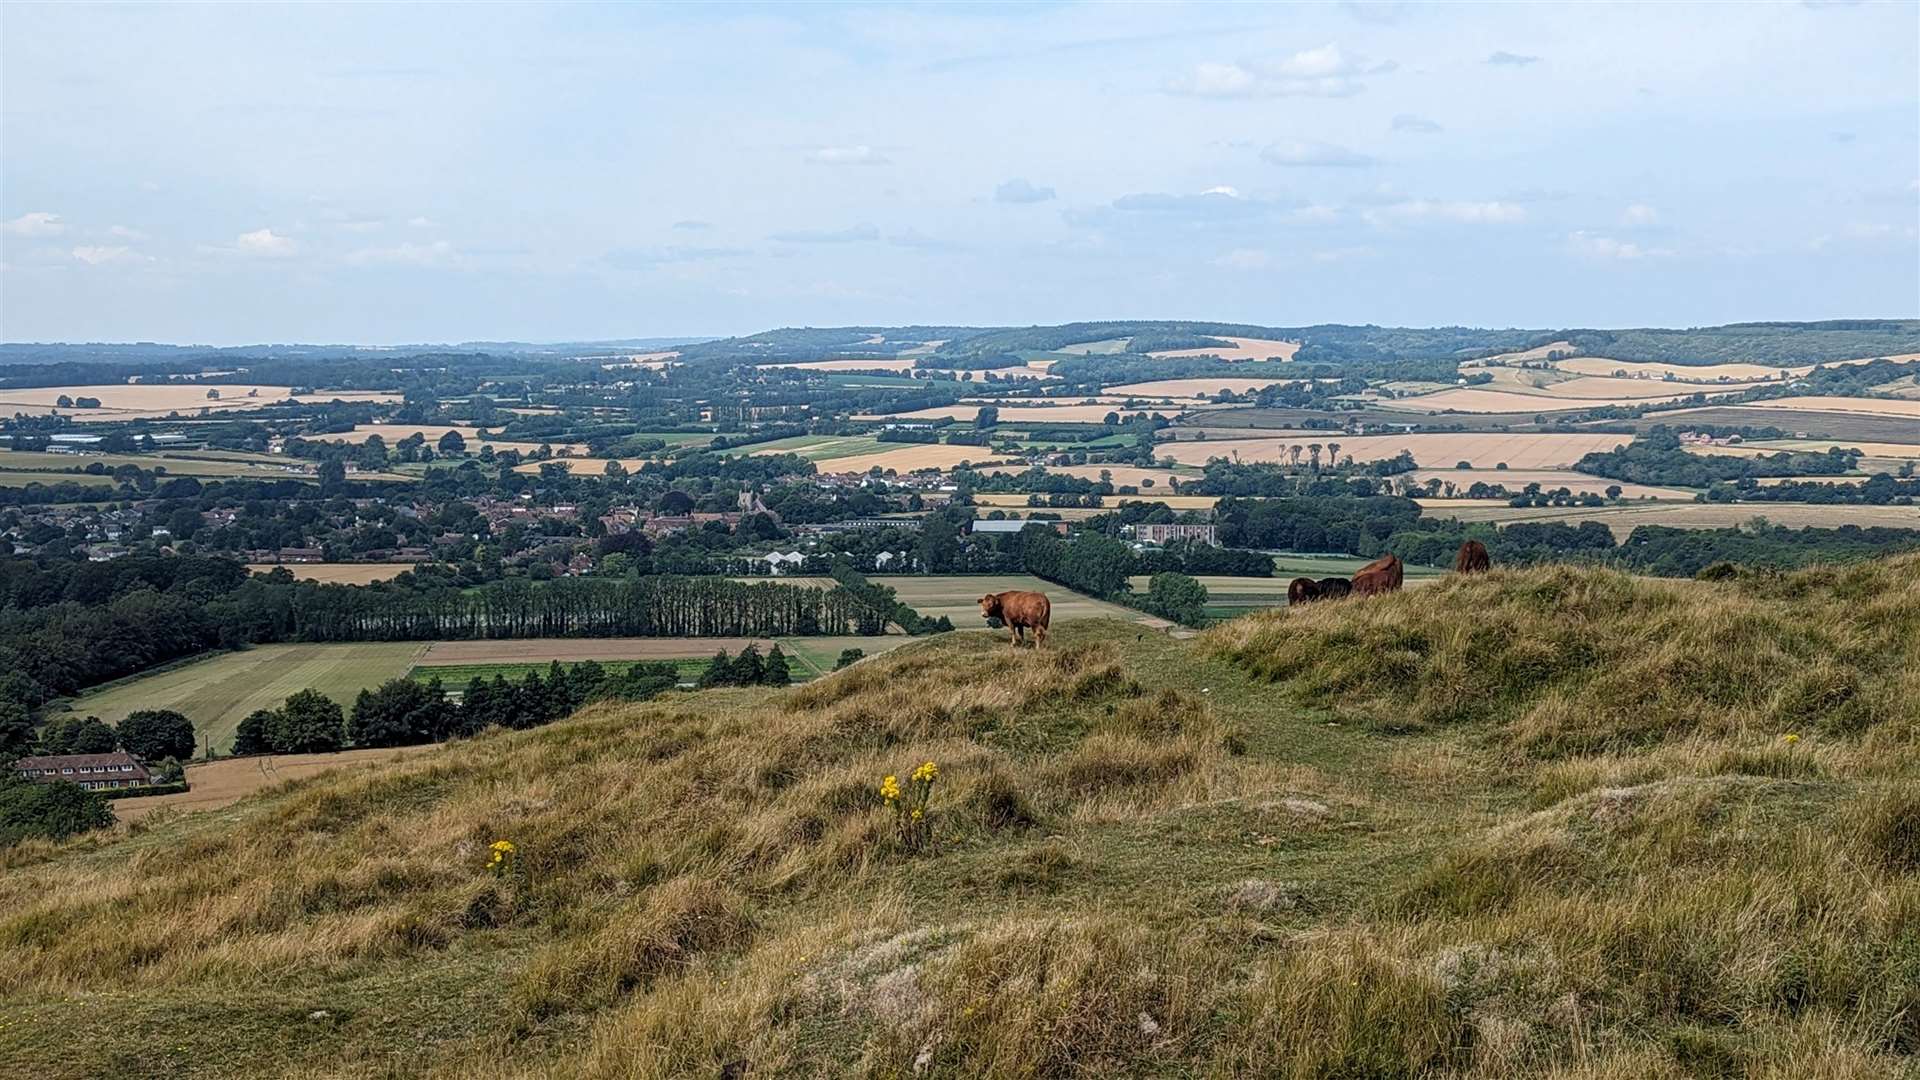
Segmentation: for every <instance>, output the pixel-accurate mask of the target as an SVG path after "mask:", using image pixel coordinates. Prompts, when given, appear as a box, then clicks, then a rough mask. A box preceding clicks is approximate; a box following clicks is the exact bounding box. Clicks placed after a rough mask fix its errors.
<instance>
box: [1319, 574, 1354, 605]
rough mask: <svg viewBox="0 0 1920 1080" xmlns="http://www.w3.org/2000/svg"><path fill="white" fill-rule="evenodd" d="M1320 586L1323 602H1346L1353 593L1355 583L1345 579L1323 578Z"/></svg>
mask: <svg viewBox="0 0 1920 1080" xmlns="http://www.w3.org/2000/svg"><path fill="white" fill-rule="evenodd" d="M1318 585H1319V588H1320V599H1322V600H1345V599H1346V598H1347V594H1349V593H1351V592H1353V582H1351V581H1348V580H1347V579H1346V578H1343V577H1323V578H1321V579H1320V581H1319V582H1318Z"/></svg>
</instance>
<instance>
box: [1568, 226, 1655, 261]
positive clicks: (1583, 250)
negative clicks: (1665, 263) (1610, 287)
mask: <svg viewBox="0 0 1920 1080" xmlns="http://www.w3.org/2000/svg"><path fill="white" fill-rule="evenodd" d="M1567 248H1568V250H1570V251H1572V252H1573V253H1574V254H1575V255H1578V256H1580V257H1581V258H1583V259H1595V260H1600V261H1614V262H1632V261H1635V260H1638V259H1659V258H1665V257H1667V256H1669V255H1672V254H1673V252H1672V251H1670V250H1668V249H1667V248H1657V247H1642V246H1641V245H1639V244H1636V243H1633V242H1631V241H1628V240H1616V239H1614V238H1613V237H1611V236H1602V235H1600V234H1599V233H1591V232H1587V231H1585V230H1580V231H1577V232H1571V233H1568V234H1567Z"/></svg>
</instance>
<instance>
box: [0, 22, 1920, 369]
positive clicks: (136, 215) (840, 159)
mask: <svg viewBox="0 0 1920 1080" xmlns="http://www.w3.org/2000/svg"><path fill="white" fill-rule="evenodd" d="M1916 70H1920V5H1916V4H1914V3H1884V4H1873V3H1859V4H1786V3H1779V4H1754V5H1737V4H1718V5H1701V6H1685V5H1666V4H1663V5H1646V6H1630V7H1616V6H1600V5H1571V4H1561V5H1542V6H1520V5H1498V6H1484V7H1475V6H1463V5H1449V6H1422V5H1413V4H1391V3H1385V4H1325V5H1314V6H1297V7H1265V6H1259V7H1256V6H1227V5H1213V6H1191V7H1188V6H1171V5H1126V6H1098V5H1073V4H1063V5H1012V4H1005V5H973V6H964V7H918V6H916V7H911V8H909V7H895V6H885V5H854V6H826V5H814V6H801V5H781V6H768V7H754V6H727V7H719V6H706V7H679V6H664V7H635V6H557V5H542V6H505V5H489V6H472V7H460V6H427V5H419V6H379V5H326V6H322V5H309V6H276V7H267V6H261V7H240V6H196V7H169V6H160V5H142V6H132V7H103V6H81V5H46V6H36V5H26V4H9V5H6V6H5V7H3V8H0V222H4V231H0V337H4V338H5V339H7V340H14V341H20V340H159V341H179V342H202V343H210V344H232V343H247V342H261V341H322V342H369V343H372V342H418V341H456V340H468V339H500V338H512V339H522V340H580V339H588V338H606V337H640V336H655V335H682V334H686V335H692V334H727V333H741V332H751V331H754V330H758V329H763V328H766V327H771V326H779V325H816V326H818V325H836V324H848V323H876V324H892V323H909V322H933V323H980V324H987V323H992V324H1024V323H1052V322H1062V321H1067V320H1073V319H1090V318H1204V319H1220V320H1233V321H1246V322H1257V323H1265V324H1275V325H1297V324H1306V323H1314V322H1376V323H1392V324H1412V325H1429V324H1453V323H1461V324H1475V325H1494V326H1510V325H1521V326H1563V325H1580V326H1615V325H1695V324H1705V323H1718V322H1725V321H1733V320H1746V319H1814V318H1831V317H1848V316H1913V315H1916V314H1920V236H1917V235H1916V230H1917V227H1920V79H1916V76H1915V72H1916Z"/></svg>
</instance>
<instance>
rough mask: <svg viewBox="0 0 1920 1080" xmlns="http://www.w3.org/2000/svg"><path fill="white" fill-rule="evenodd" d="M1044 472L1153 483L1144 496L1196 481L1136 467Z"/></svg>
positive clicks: (1018, 469) (1121, 483) (1122, 483)
mask: <svg viewBox="0 0 1920 1080" xmlns="http://www.w3.org/2000/svg"><path fill="white" fill-rule="evenodd" d="M1046 470H1047V471H1048V472H1049V473H1052V474H1053V475H1055V476H1072V477H1077V478H1079V479H1081V480H1098V479H1100V477H1101V474H1103V473H1104V474H1106V475H1107V477H1108V478H1109V479H1110V480H1111V481H1112V482H1113V485H1114V486H1115V487H1142V485H1143V484H1145V483H1146V482H1147V481H1149V480H1151V481H1153V485H1152V486H1151V487H1142V492H1143V493H1145V494H1156V493H1158V492H1161V491H1170V490H1172V489H1173V488H1174V487H1175V486H1177V485H1178V484H1179V483H1180V482H1181V481H1182V480H1193V479H1197V478H1196V477H1193V476H1188V475H1183V474H1181V473H1177V472H1174V471H1173V470H1172V469H1143V468H1140V467H1139V466H1137V465H1048V466H1046ZM988 471H989V472H996V473H1023V472H1026V471H1027V467H1026V466H1024V465H1023V466H1007V467H1004V468H997V469H990V470H988Z"/></svg>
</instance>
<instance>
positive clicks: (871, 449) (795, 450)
mask: <svg viewBox="0 0 1920 1080" xmlns="http://www.w3.org/2000/svg"><path fill="white" fill-rule="evenodd" d="M903 445H907V444H904V443H883V442H881V441H880V440H878V439H875V438H874V437H873V436H871V435H795V436H794V437H793V438H791V439H774V440H773V441H771V442H760V443H749V444H748V445H746V446H742V447H738V448H736V449H734V450H732V451H730V452H731V453H736V454H797V455H798V456H800V457H803V458H805V459H806V460H808V461H832V460H833V459H835V458H844V457H857V456H859V455H861V454H877V453H880V452H881V451H883V450H888V449H892V448H894V447H898V446H903Z"/></svg>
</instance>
